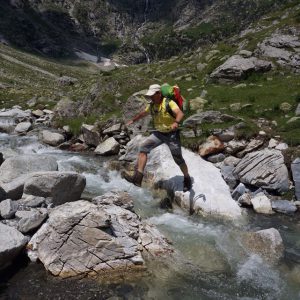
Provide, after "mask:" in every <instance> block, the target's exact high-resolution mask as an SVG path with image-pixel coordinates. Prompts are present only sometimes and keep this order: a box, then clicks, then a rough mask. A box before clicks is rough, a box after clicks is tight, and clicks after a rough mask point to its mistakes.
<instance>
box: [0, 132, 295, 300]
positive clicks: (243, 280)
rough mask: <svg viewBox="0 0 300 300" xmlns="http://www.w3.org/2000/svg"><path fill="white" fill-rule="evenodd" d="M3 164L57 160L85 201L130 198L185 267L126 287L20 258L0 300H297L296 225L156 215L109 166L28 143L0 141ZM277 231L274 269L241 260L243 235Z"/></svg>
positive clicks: (253, 258)
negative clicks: (54, 271) (37, 157)
mask: <svg viewBox="0 0 300 300" xmlns="http://www.w3.org/2000/svg"><path fill="white" fill-rule="evenodd" d="M0 152H2V153H4V156H6V157H7V156H10V155H16V154H29V153H31V154H32V153H38V154H40V153H44V154H48V155H51V156H54V157H56V158H57V159H58V163H59V170H61V171H77V172H79V173H81V174H84V175H85V177H86V179H87V186H86V189H85V191H84V193H83V198H85V199H89V198H91V197H93V196H98V195H101V194H103V193H104V192H107V191H111V190H119V191H125V190H126V191H128V192H129V193H130V194H131V195H132V197H133V199H134V203H135V210H136V212H137V213H138V214H139V215H140V216H141V217H142V218H144V219H149V220H150V221H151V222H152V223H154V224H156V225H157V226H158V228H159V229H160V231H161V232H162V233H164V235H165V236H166V237H167V238H168V239H169V240H170V241H172V243H173V246H174V247H175V248H176V249H177V250H178V251H179V252H180V253H181V254H182V257H184V258H185V259H186V261H189V262H190V263H186V262H185V263H184V265H183V262H181V261H174V262H172V263H171V264H161V263H159V264H157V263H155V262H153V263H150V264H149V268H148V269H149V270H148V273H147V275H146V276H144V277H143V278H141V279H139V280H129V279H126V280H124V281H123V282H118V283H114V282H98V281H97V280H92V279H87V278H84V279H76V280H74V279H67V280H66V279H65V280H62V279H59V278H56V277H54V276H52V275H50V274H49V273H47V272H46V270H45V269H44V267H43V266H42V264H38V263H31V262H29V261H28V260H24V257H22V258H20V259H19V260H18V261H16V263H15V264H14V265H13V266H11V267H10V268H9V269H7V270H6V271H5V272H3V273H2V274H0V299H20V300H21V299H22V300H23V299H43V300H46V299H111V300H112V299H242V300H250V299H300V235H299V231H300V218H299V213H298V214H296V215H295V216H284V215H279V214H276V215H272V216H265V215H259V214H255V213H253V212H252V211H251V210H248V211H247V212H248V215H247V217H246V218H245V219H244V220H243V221H239V222H230V221H225V220H221V219H213V218H202V217H200V216H189V215H188V214H186V213H184V212H183V211H182V210H180V209H179V208H175V209H173V210H166V209H161V208H160V205H159V203H160V199H159V198H157V197H155V196H154V194H153V193H152V192H151V191H150V190H147V189H142V188H137V187H135V186H133V185H130V184H128V183H127V182H126V181H125V180H123V179H122V178H121V177H120V174H119V173H118V172H117V171H109V170H108V169H107V168H106V165H107V161H108V158H103V157H99V156H94V155H91V154H80V153H69V152H65V151H61V150H57V149H55V148H51V147H47V146H44V145H42V144H40V143H39V142H38V140H37V138H36V137H35V136H34V135H32V136H26V137H17V136H13V135H6V134H0ZM270 227H274V228H276V229H278V230H279V232H280V234H281V236H282V238H283V241H284V246H285V252H284V257H283V258H282V259H281V260H280V262H279V264H278V265H275V266H274V265H269V264H267V263H266V262H264V261H263V260H262V258H261V257H259V256H258V255H254V254H250V253H246V254H245V250H244V249H243V247H242V245H241V242H240V236H241V233H242V232H246V231H257V230H260V229H267V228H270Z"/></svg>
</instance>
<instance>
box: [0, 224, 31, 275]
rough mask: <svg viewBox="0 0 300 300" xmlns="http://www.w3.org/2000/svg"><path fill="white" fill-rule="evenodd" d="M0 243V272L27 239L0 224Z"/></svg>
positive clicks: (16, 231)
mask: <svg viewBox="0 0 300 300" xmlns="http://www.w3.org/2000/svg"><path fill="white" fill-rule="evenodd" d="M0 241H1V243H0V270H2V269H4V268H5V267H6V266H8V265H9V264H10V263H11V262H12V260H13V259H14V258H15V257H16V256H17V255H18V254H19V253H20V252H21V250H22V249H23V248H24V246H25V245H26V243H27V238H25V237H24V235H23V234H22V233H21V232H19V231H18V230H16V229H14V228H12V227H10V226H7V225H4V224H2V223H0Z"/></svg>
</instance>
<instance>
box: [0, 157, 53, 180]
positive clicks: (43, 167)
mask: <svg viewBox="0 0 300 300" xmlns="http://www.w3.org/2000/svg"><path fill="white" fill-rule="evenodd" d="M56 170H57V162H56V159H55V158H54V157H51V156H47V155H18V156H13V157H9V158H7V159H6V160H5V161H4V162H3V164H2V165H1V166H0V181H1V182H5V183H6V182H10V181H11V180H13V179H15V178H17V177H19V176H21V175H27V174H28V173H32V172H38V171H56Z"/></svg>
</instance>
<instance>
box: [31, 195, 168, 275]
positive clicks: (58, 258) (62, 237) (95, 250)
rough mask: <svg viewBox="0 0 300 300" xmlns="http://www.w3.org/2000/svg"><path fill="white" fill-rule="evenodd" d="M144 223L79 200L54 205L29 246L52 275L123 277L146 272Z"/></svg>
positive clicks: (122, 211)
mask: <svg viewBox="0 0 300 300" xmlns="http://www.w3.org/2000/svg"><path fill="white" fill-rule="evenodd" d="M140 225H141V224H140V221H139V219H138V216H137V215H135V214H134V213H133V212H131V211H129V210H126V209H124V208H122V207H119V206H115V205H113V204H111V205H104V204H102V205H95V204H92V203H90V202H88V201H82V200H80V201H76V202H72V203H66V204H64V205H61V206H59V207H57V208H54V209H53V210H52V211H51V213H50V214H49V219H48V221H47V222H46V223H45V224H44V225H43V226H42V227H41V229H39V231H38V232H37V233H36V234H35V235H34V236H33V237H32V239H31V241H30V242H29V247H30V248H31V249H32V251H33V252H35V253H36V254H37V256H38V258H39V259H40V261H41V262H42V263H43V264H44V266H45V268H46V269H47V270H49V271H50V272H51V273H52V274H53V275H56V276H60V277H64V278H65V277H72V276H77V275H87V274H89V275H94V276H99V277H112V276H116V277H117V278H119V276H120V275H121V276H122V274H123V271H126V272H131V271H132V272H139V271H141V270H145V261H144V259H143V257H142V255H141V250H140V249H141V247H140V246H142V249H143V248H144V247H143V245H142V244H141V243H139V242H138V238H139V231H140V229H139V227H140ZM151 239H152V240H153V239H154V238H153V237H151ZM150 243H151V241H150ZM150 243H149V244H147V246H149V248H150V247H151V245H150ZM165 244H166V243H165ZM165 244H164V245H165ZM156 249H157V250H158V248H156ZM168 249H170V246H168ZM160 251H161V252H160V253H165V254H166V255H167V254H170V253H169V252H168V251H167V249H164V248H163V247H160ZM74 253H76V255H74ZM31 255H32V253H31V254H30V256H31ZM153 257H154V256H153ZM120 272H121V273H120Z"/></svg>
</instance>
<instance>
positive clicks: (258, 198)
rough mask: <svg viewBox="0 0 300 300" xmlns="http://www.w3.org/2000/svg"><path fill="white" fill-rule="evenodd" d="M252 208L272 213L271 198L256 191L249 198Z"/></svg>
mask: <svg viewBox="0 0 300 300" xmlns="http://www.w3.org/2000/svg"><path fill="white" fill-rule="evenodd" d="M251 204H252V205H253V209H254V210H255V211H256V212H257V213H260V214H272V213H273V211H272V204H271V200H270V199H269V198H268V197H267V196H266V195H265V194H264V193H258V194H257V195H255V196H254V197H253V198H252V199H251Z"/></svg>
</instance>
